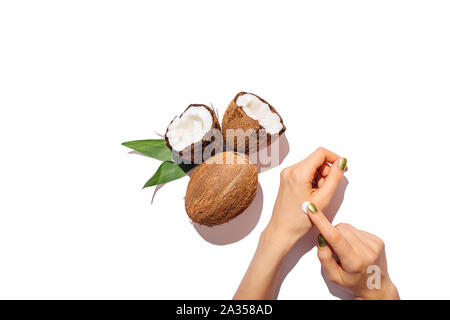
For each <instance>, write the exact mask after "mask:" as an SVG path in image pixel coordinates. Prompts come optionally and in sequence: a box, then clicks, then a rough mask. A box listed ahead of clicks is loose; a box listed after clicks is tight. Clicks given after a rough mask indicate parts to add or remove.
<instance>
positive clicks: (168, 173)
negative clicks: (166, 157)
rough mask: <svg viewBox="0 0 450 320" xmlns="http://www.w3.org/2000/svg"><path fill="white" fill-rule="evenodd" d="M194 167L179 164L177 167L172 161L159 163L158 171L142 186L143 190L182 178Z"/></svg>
mask: <svg viewBox="0 0 450 320" xmlns="http://www.w3.org/2000/svg"><path fill="white" fill-rule="evenodd" d="M195 166H196V165H195V164H184V163H181V164H179V165H178V164H176V163H174V162H172V161H164V162H163V163H161V165H160V166H159V168H158V170H156V172H155V174H154V175H153V177H151V178H150V180H148V181H147V183H146V184H145V185H144V188H147V187H151V186H156V185H158V184H163V183H167V182H170V181H173V180H176V179H179V178H181V177H184V176H185V175H186V173H187V172H188V171H189V170H191V169H192V168H194V167H195Z"/></svg>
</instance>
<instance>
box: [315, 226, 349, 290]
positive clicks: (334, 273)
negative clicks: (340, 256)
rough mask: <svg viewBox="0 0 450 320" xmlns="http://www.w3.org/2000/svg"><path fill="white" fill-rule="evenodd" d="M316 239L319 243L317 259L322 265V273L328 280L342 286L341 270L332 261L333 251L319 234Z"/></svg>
mask: <svg viewBox="0 0 450 320" xmlns="http://www.w3.org/2000/svg"><path fill="white" fill-rule="evenodd" d="M317 238H318V242H319V246H318V247H317V257H318V258H319V260H320V263H321V264H322V268H323V271H325V274H326V276H327V278H328V280H330V281H332V282H334V283H336V284H338V285H343V281H342V269H341V267H340V266H339V265H338V264H337V262H336V260H335V259H334V257H333V251H332V250H331V248H330V247H329V246H328V245H327V241H326V240H325V238H324V237H323V236H322V235H321V234H320V233H319V236H318V237H317Z"/></svg>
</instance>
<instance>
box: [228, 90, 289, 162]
mask: <svg viewBox="0 0 450 320" xmlns="http://www.w3.org/2000/svg"><path fill="white" fill-rule="evenodd" d="M246 110H247V112H246ZM230 129H232V130H233V131H229V130H230ZM239 129H240V130H239ZM285 131H286V127H285V126H284V123H283V119H282V118H281V116H280V115H279V113H278V112H277V111H276V110H275V108H274V107H272V105H270V104H269V103H268V102H267V101H266V100H264V99H262V98H261V97H259V96H257V95H256V94H253V93H248V92H239V93H238V94H237V95H236V96H235V97H234V99H233V100H232V101H231V102H230V104H229V105H228V108H227V109H226V110H225V114H224V116H223V120H222V133H223V138H224V140H225V142H226V144H227V145H228V146H229V147H231V148H232V149H233V150H235V151H238V152H245V153H246V154H248V153H249V152H250V153H251V152H255V151H259V150H260V149H262V148H263V147H268V146H270V144H271V143H272V141H273V140H274V138H276V137H278V136H280V135H282V134H283V133H284V132H285ZM233 132H234V134H233ZM227 139H228V140H227ZM260 146H261V148H260Z"/></svg>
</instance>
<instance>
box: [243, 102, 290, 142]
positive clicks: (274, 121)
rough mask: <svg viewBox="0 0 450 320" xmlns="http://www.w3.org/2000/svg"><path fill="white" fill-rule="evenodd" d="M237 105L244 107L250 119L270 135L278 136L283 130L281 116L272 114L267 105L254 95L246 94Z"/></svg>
mask: <svg viewBox="0 0 450 320" xmlns="http://www.w3.org/2000/svg"><path fill="white" fill-rule="evenodd" d="M236 105H238V106H239V107H242V109H243V110H244V112H245V113H246V114H247V115H248V116H249V117H250V118H252V119H253V120H256V121H258V123H259V125H260V126H262V127H263V128H264V129H266V131H267V133H269V134H277V133H279V132H280V131H281V129H282V128H283V125H282V123H281V119H280V116H279V115H278V114H276V113H275V112H272V110H270V108H269V105H268V104H267V103H264V102H262V101H261V100H260V99H259V98H258V97H256V96H255V95H253V94H250V93H246V94H243V95H241V96H239V97H238V98H237V100H236Z"/></svg>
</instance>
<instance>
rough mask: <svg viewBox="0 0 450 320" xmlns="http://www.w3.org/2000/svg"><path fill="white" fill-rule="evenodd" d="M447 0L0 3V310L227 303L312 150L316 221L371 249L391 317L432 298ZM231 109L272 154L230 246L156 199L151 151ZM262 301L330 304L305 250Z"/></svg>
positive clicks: (444, 227)
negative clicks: (318, 202) (320, 156)
mask: <svg viewBox="0 0 450 320" xmlns="http://www.w3.org/2000/svg"><path fill="white" fill-rule="evenodd" d="M449 16H450V4H449V2H448V1H411V0H408V1H370V2H368V1H304V2H301V1H276V2H273V1H272V2H265V1H224V2H220V3H219V2H218V1H154V2H150V1H2V2H1V4H0V141H1V149H0V150H1V151H0V153H1V160H0V164H1V166H0V298H43V299H46V298H62V299H65V298H87V299H90V298H138V299H141V298H145V299H146V298H156V299H162V298H192V299H205V298H206V299H213V298H224V299H228V298H231V297H232V295H233V293H234V291H235V290H236V288H237V286H238V284H239V281H240V280H241V278H242V276H243V274H244V272H245V270H246V268H247V265H248V263H249V261H250V259H251V256H252V254H253V251H254V249H255V247H256V244H257V241H258V237H259V234H260V232H261V231H262V230H263V228H264V227H265V226H266V224H267V221H268V219H269V218H270V215H271V211H272V207H273V204H274V201H275V197H276V191H277V188H278V180H279V172H280V170H281V169H282V168H284V167H285V166H287V165H291V164H294V163H295V162H297V161H299V160H301V159H302V158H304V157H306V156H307V155H308V154H309V153H310V152H312V151H313V150H314V149H315V148H317V147H318V146H325V147H327V148H329V149H331V150H333V151H335V152H337V153H338V154H340V155H342V156H346V157H347V158H348V160H349V171H348V173H347V174H346V175H347V178H348V181H349V184H348V186H347V189H346V193H345V199H344V202H343V204H342V206H341V208H340V210H339V212H338V214H337V216H336V218H335V222H336V223H337V222H348V223H351V224H353V225H355V226H356V227H358V228H361V229H364V230H367V231H370V232H372V233H375V234H376V235H378V236H379V237H381V238H382V239H384V240H385V242H386V245H387V254H388V263H389V266H390V274H391V277H392V279H393V280H394V282H395V284H396V285H397V286H398V288H399V291H400V295H401V296H402V297H403V298H450V293H448V288H449V285H450V279H449V277H448V267H449V262H450V258H449V253H448V252H449V251H448V243H449V241H448V239H449V232H448V224H449V222H450V216H449V214H450V212H449V210H448V198H449V187H448V183H449V180H450V173H449V170H448V168H447V163H448V161H449V159H450V151H449V143H448V138H449V134H450V130H449V124H448V121H449V114H448V110H449V107H450V90H449V89H450V58H449V57H450V41H449V40H450V19H449ZM241 90H245V91H250V92H254V93H256V94H258V95H261V96H262V97H263V98H265V99H267V100H268V101H269V102H270V103H271V104H272V105H274V106H275V107H276V108H277V109H278V111H279V112H280V114H281V115H282V116H283V117H284V118H285V124H286V126H287V132H286V137H287V139H288V141H289V144H290V152H289V154H288V156H287V158H286V159H285V160H284V162H283V163H282V165H281V166H279V167H277V168H274V169H272V170H269V171H266V172H264V173H261V174H260V176H259V181H260V184H261V187H262V190H263V195H264V196H263V197H264V201H263V210H262V213H261V216H260V218H259V222H258V224H257V226H256V227H255V228H254V229H253V231H252V232H251V233H250V234H249V235H248V236H246V237H245V238H244V239H242V240H241V241H238V242H235V243H232V244H228V245H215V244H212V243H211V242H209V241H207V240H205V239H204V238H203V237H202V236H201V235H200V234H199V232H197V230H196V229H195V228H194V227H193V225H192V224H191V223H190V221H189V219H188V217H187V215H186V213H185V211H184V200H183V198H184V195H185V190H186V186H187V183H188V181H189V178H188V177H185V178H183V179H181V180H179V181H175V182H172V183H169V184H167V185H165V186H164V187H163V188H161V189H160V190H159V191H158V193H157V194H156V196H155V198H154V201H153V204H152V203H151V202H152V197H153V193H154V189H153V188H149V189H145V190H141V186H142V185H143V184H144V183H145V181H146V180H147V179H148V178H149V177H150V176H151V175H152V174H153V172H154V171H155V170H156V169H157V167H158V165H159V163H158V161H156V160H153V159H150V158H146V157H143V156H140V155H136V154H129V153H128V151H129V150H128V149H126V148H125V147H123V146H121V145H120V144H121V142H124V141H127V140H135V139H146V138H157V136H156V135H155V133H154V132H153V131H157V132H164V130H165V128H166V127H167V125H168V123H169V122H170V120H171V119H172V118H173V117H174V116H175V115H177V114H179V113H180V112H182V111H183V110H184V108H185V107H186V106H187V105H188V104H190V103H205V104H209V103H212V104H213V105H214V107H216V108H218V109H219V110H220V113H221V114H222V113H223V111H224V110H225V107H226V106H227V104H228V103H229V101H230V100H231V99H232V98H233V96H234V95H235V94H236V93H237V92H239V91H241ZM279 298H280V299H314V298H323V299H328V298H331V299H336V298H335V297H334V296H333V295H331V294H330V293H329V291H328V288H327V286H326V285H325V283H324V280H323V279H322V276H321V273H320V264H319V262H318V260H317V257H316V249H315V248H313V249H312V250H311V251H310V252H308V253H307V254H305V255H304V256H303V257H302V258H301V259H300V261H299V262H298V264H297V265H296V266H295V268H294V269H293V270H292V271H291V272H290V273H289V275H288V276H287V278H286V280H285V281H284V284H283V286H282V287H281V290H280V294H279Z"/></svg>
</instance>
